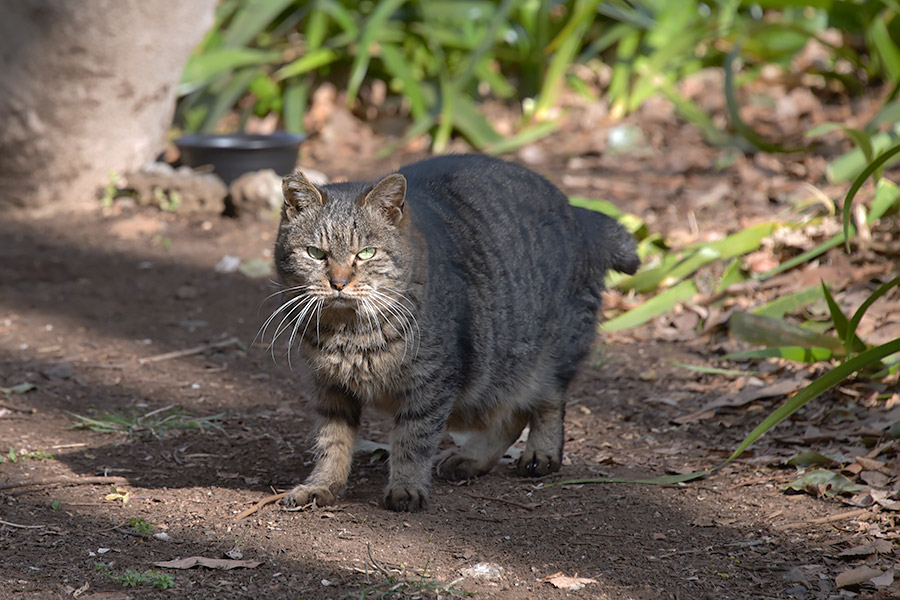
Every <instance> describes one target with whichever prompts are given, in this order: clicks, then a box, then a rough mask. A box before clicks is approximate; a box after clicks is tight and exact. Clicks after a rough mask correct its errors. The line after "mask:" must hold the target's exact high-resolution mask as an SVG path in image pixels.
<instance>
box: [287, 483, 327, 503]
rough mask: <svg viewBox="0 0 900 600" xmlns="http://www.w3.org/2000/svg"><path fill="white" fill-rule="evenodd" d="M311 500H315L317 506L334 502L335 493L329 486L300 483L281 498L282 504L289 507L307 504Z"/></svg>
mask: <svg viewBox="0 0 900 600" xmlns="http://www.w3.org/2000/svg"><path fill="white" fill-rule="evenodd" d="M310 502H315V503H316V506H325V505H326V504H333V503H334V493H332V491H331V490H329V489H328V488H324V487H318V486H312V485H303V484H300V485H298V486H297V487H295V488H294V489H292V490H291V491H290V492H288V493H287V494H286V495H285V497H284V498H282V499H281V504H282V505H283V506H286V507H288V508H298V507H301V506H306V505H307V504H309V503H310Z"/></svg>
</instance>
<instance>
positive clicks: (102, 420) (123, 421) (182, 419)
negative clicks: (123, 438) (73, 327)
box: [72, 406, 225, 437]
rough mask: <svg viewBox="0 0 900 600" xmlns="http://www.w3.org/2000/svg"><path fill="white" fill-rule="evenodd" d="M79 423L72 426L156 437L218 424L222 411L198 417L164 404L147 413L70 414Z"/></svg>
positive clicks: (215, 426) (214, 426)
mask: <svg viewBox="0 0 900 600" xmlns="http://www.w3.org/2000/svg"><path fill="white" fill-rule="evenodd" d="M72 416H74V417H75V418H76V419H78V423H76V424H75V426H74V427H75V429H89V430H91V431H97V432H99V433H120V432H121V433H126V434H128V435H143V434H146V433H149V434H151V435H154V436H156V437H159V435H160V434H161V433H163V432H166V431H171V430H173V429H175V430H177V429H206V428H217V429H220V428H221V426H220V424H219V421H220V420H221V419H222V417H224V416H225V415H224V413H219V414H216V415H211V416H207V417H200V416H196V415H192V414H190V413H188V412H187V411H185V410H184V409H182V408H180V407H175V406H166V407H163V408H158V409H156V410H151V411H150V412H147V413H143V414H141V413H139V412H137V411H135V410H131V411H130V412H129V413H117V412H112V411H107V412H103V413H100V414H99V415H98V416H96V417H93V418H92V417H85V416H82V415H76V414H74V413H73V414H72Z"/></svg>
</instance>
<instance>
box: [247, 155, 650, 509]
mask: <svg viewBox="0 0 900 600" xmlns="http://www.w3.org/2000/svg"><path fill="white" fill-rule="evenodd" d="M282 187H283V193H284V205H283V209H282V216H281V224H280V226H279V230H278V236H277V240H276V243H275V265H276V269H277V272H278V275H279V278H280V280H281V283H282V284H283V286H284V292H285V293H286V295H287V297H288V298H289V299H288V300H287V301H286V302H284V303H283V304H282V305H281V306H280V307H279V308H277V309H276V310H275V312H274V313H273V314H272V315H271V316H270V317H269V319H268V321H267V322H266V325H265V326H264V328H265V327H266V326H268V325H269V324H270V323H272V322H273V321H274V319H276V318H277V317H278V316H279V315H281V316H280V318H281V321H280V323H279V326H278V327H277V328H276V332H275V338H277V337H278V336H279V335H281V334H285V335H287V336H288V337H289V338H290V339H289V348H288V352H289V353H290V351H291V348H290V346H291V345H293V344H294V343H298V344H299V346H300V349H301V354H302V356H303V357H304V359H305V361H306V363H307V364H308V366H309V367H310V369H309V370H310V372H311V373H312V379H313V381H314V388H315V389H314V394H313V401H312V405H313V406H314V408H315V411H316V413H317V416H318V420H319V424H318V428H317V431H316V441H315V449H316V453H317V458H316V464H315V467H314V468H313V471H312V473H311V474H310V475H309V477H308V478H307V479H306V480H305V481H304V482H303V483H302V484H300V485H298V486H296V487H295V488H293V489H292V490H290V491H289V492H288V493H287V494H286V496H285V497H284V498H283V500H282V503H283V504H286V505H288V506H303V505H306V504H308V503H310V502H312V501H315V502H316V504H317V505H324V504H329V503H332V502H334V500H335V498H336V496H337V495H338V494H339V493H340V492H341V491H342V490H343V489H344V488H345V486H346V484H347V480H348V478H349V474H350V464H351V459H352V455H353V448H354V442H355V438H356V435H357V431H358V429H359V423H360V415H361V412H362V410H363V406H364V405H366V404H372V405H374V406H375V407H376V408H378V409H380V410H383V411H386V412H387V413H388V414H390V415H392V416H393V426H392V429H391V432H390V459H389V463H390V477H389V482H388V484H387V488H386V490H385V492H384V496H383V505H384V506H385V507H386V508H388V509H391V510H395V511H417V510H420V509H424V508H426V506H427V502H428V493H429V489H430V486H431V481H432V470H433V463H434V461H435V454H436V453H437V450H438V446H439V445H440V443H441V441H442V438H443V435H444V433H445V431H446V430H447V429H450V430H460V429H462V430H468V431H471V437H470V438H469V440H468V441H467V442H466V443H465V444H464V445H463V446H462V447H461V448H459V449H456V450H453V451H449V452H447V453H445V454H444V455H442V456H441V457H440V458H439V459H438V461H437V469H436V470H437V474H438V475H439V476H441V477H443V478H446V479H450V480H458V479H467V478H471V477H475V476H478V475H482V474H484V473H487V472H488V471H489V470H490V469H491V467H492V466H493V465H494V463H496V462H497V460H498V459H499V458H501V457H502V456H503V454H504V452H505V451H506V449H507V448H508V447H509V446H510V445H511V444H512V443H513V442H515V440H516V439H517V438H518V437H519V435H520V434H521V432H522V431H523V429H524V428H525V426H526V425H527V426H529V427H530V433H529V435H528V440H527V443H526V446H525V450H524V452H523V453H522V455H521V457H520V458H519V459H518V463H517V466H516V469H517V471H518V473H519V474H520V475H523V476H535V477H536V476H541V475H546V474H548V473H551V472H554V471H557V470H559V468H560V462H561V460H562V447H563V412H564V406H565V401H564V394H565V391H566V388H567V386H568V385H569V382H570V381H571V380H572V378H573V377H574V376H575V374H576V370H577V368H578V365H579V363H580V362H581V361H582V359H583V358H584V357H585V355H586V354H587V353H588V352H589V350H590V348H591V345H592V342H593V340H594V337H595V332H596V318H597V313H598V311H599V309H600V303H601V297H600V292H601V291H602V290H603V279H604V275H605V273H606V271H607V270H608V269H616V270H619V271H623V272H625V273H634V272H635V271H636V270H637V268H638V265H639V259H638V256H637V254H636V252H635V245H634V240H633V239H632V237H631V236H630V235H629V234H628V233H627V231H626V230H625V229H624V228H623V227H622V226H621V225H619V224H618V223H617V222H616V221H615V220H613V219H611V218H610V217H607V216H606V215H603V214H600V213H596V212H592V211H588V210H584V209H580V208H575V207H572V206H570V205H569V203H568V201H567V198H566V196H565V195H564V194H563V193H562V192H561V191H559V190H558V189H557V188H556V187H554V186H553V185H552V184H551V183H550V182H549V181H547V180H546V179H544V178H543V177H541V176H540V175H538V174H536V173H534V172H532V171H530V170H528V169H526V168H525V167H522V166H519V165H516V164H513V163H509V162H505V161H502V160H500V159H497V158H492V157H487V156H481V155H475V154H470V155H449V156H439V157H435V158H430V159H426V160H423V161H421V162H417V163H414V164H411V165H408V166H406V167H403V168H401V169H400V170H399V171H398V172H396V173H393V174H390V175H387V176H386V177H384V178H383V179H381V180H380V181H378V182H376V183H374V184H373V183H354V182H348V183H334V184H329V185H324V186H321V187H319V186H315V185H313V184H312V183H310V181H309V180H308V179H307V178H306V177H304V176H303V174H302V173H300V172H296V173H294V174H293V175H290V176H288V177H286V178H284V180H283V186H282ZM288 332H289V334H288ZM273 342H274V340H273Z"/></svg>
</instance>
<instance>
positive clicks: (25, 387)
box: [0, 381, 37, 396]
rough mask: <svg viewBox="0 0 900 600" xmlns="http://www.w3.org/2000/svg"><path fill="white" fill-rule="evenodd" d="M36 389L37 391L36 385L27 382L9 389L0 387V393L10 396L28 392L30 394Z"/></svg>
mask: <svg viewBox="0 0 900 600" xmlns="http://www.w3.org/2000/svg"><path fill="white" fill-rule="evenodd" d="M36 389H37V386H36V385H34V384H33V383H31V382H29V381H26V382H24V383H18V384H16V385H14V386H12V387H8V388H7V387H0V392H2V393H4V394H6V395H7V396H8V395H9V394H25V393H27V392H30V391H32V390H36Z"/></svg>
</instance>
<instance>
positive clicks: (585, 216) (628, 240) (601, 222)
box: [572, 206, 641, 275]
mask: <svg viewBox="0 0 900 600" xmlns="http://www.w3.org/2000/svg"><path fill="white" fill-rule="evenodd" d="M572 210H573V211H574V213H575V219H576V220H577V221H578V222H579V223H580V224H581V227H582V229H583V231H584V240H585V242H587V246H588V248H587V251H588V252H590V253H591V254H592V255H593V256H595V257H596V258H597V259H599V267H600V269H601V271H603V272H605V271H606V270H607V269H614V270H616V271H621V272H622V273H628V274H629V275H633V274H634V273H635V272H636V271H637V270H638V267H639V266H641V259H640V258H638V255H637V247H636V245H635V243H634V238H633V237H632V236H631V234H630V233H628V231H627V230H626V229H625V228H624V227H622V225H621V224H620V223H619V222H618V221H616V220H615V219H613V218H612V217H610V216H607V215H605V214H603V213H600V212H596V211H593V210H587V209H585V208H580V207H575V206H573V207H572Z"/></svg>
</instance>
